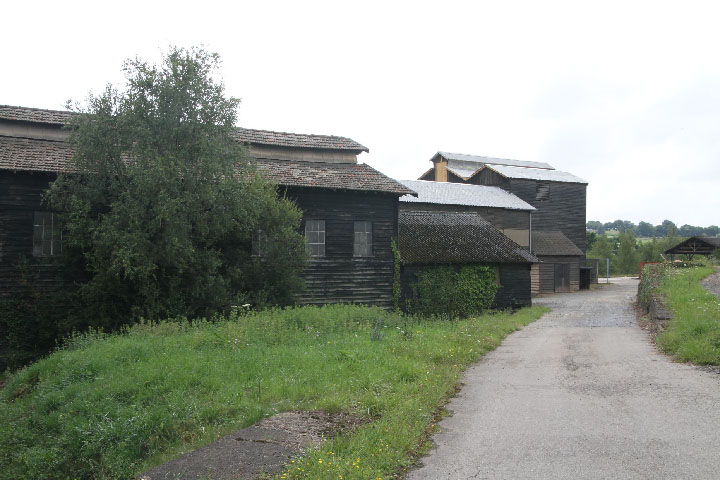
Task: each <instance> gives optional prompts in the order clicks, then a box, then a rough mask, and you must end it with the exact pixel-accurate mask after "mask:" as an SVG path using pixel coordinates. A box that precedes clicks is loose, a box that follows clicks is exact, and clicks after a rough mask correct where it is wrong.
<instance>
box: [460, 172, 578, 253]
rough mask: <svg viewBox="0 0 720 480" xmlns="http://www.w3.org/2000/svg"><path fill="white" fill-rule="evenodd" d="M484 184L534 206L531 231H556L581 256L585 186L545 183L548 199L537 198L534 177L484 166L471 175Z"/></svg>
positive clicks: (566, 183) (536, 182)
mask: <svg viewBox="0 0 720 480" xmlns="http://www.w3.org/2000/svg"><path fill="white" fill-rule="evenodd" d="M472 180H473V181H477V182H482V184H485V185H488V184H489V185H497V186H501V187H503V188H505V189H506V190H507V191H509V192H510V193H513V194H515V195H517V196H518V197H520V198H521V199H523V200H524V201H526V202H527V203H529V204H530V205H532V206H533V207H535V208H536V209H537V210H536V211H534V212H533V213H532V229H533V231H536V230H540V231H560V232H562V233H563V234H564V235H565V236H566V237H567V238H569V239H570V241H572V242H573V243H574V244H575V246H577V247H578V248H579V249H580V250H581V252H582V253H583V255H584V252H585V250H586V245H585V241H586V239H585V222H586V220H585V218H586V203H587V185H586V184H582V183H570V182H548V185H549V192H548V199H547V200H544V201H538V200H537V198H536V197H537V191H538V190H537V184H538V181H537V180H531V179H513V178H504V177H502V176H501V175H500V174H498V173H496V172H494V171H492V170H490V169H486V170H485V171H482V172H480V173H479V174H478V175H476V176H475V177H473V178H472Z"/></svg>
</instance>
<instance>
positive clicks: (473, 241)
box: [399, 211, 538, 308]
mask: <svg viewBox="0 0 720 480" xmlns="http://www.w3.org/2000/svg"><path fill="white" fill-rule="evenodd" d="M399 249H400V255H401V256H402V259H403V268H402V274H401V278H402V290H403V296H404V297H406V298H407V297H409V296H411V295H412V293H411V287H410V285H411V283H412V281H413V277H414V276H415V275H416V274H417V273H418V272H419V271H422V270H423V269H424V268H427V267H428V266H435V265H452V266H457V267H460V266H462V265H489V266H493V267H495V269H496V272H497V279H498V283H499V284H500V289H499V290H498V292H497V294H496V296H495V301H494V307H496V308H516V307H522V306H529V305H531V304H532V298H531V290H530V269H531V266H532V265H533V264H534V263H536V262H537V261H538V260H537V258H536V257H535V256H533V255H532V254H531V253H530V252H528V251H527V250H526V249H525V248H523V247H521V246H520V245H518V244H517V243H515V242H513V241H512V240H510V239H509V238H508V237H507V236H505V235H503V234H502V233H501V232H500V231H499V230H498V229H497V228H495V227H493V226H492V224H491V223H490V222H488V221H486V220H484V219H483V218H482V217H480V216H479V215H477V214H475V213H455V212H421V211H402V212H400V240H399Z"/></svg>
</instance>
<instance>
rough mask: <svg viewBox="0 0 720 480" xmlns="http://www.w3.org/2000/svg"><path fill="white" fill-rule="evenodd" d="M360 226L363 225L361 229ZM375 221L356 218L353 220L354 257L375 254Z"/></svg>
mask: <svg viewBox="0 0 720 480" xmlns="http://www.w3.org/2000/svg"><path fill="white" fill-rule="evenodd" d="M358 227H361V229H360V230H359V229H358ZM372 242H373V222H372V221H370V220H355V221H354V222H353V257H354V258H365V257H372V256H373V243H372Z"/></svg>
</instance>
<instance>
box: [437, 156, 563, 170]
mask: <svg viewBox="0 0 720 480" xmlns="http://www.w3.org/2000/svg"><path fill="white" fill-rule="evenodd" d="M438 155H439V156H441V157H442V158H444V159H445V160H447V161H448V166H455V167H457V168H461V169H467V170H473V171H476V170H479V169H480V168H482V167H483V166H484V165H486V164H491V165H513V166H516V167H529V168H547V169H549V170H552V169H553V167H552V165H550V164H549V163H544V162H528V161H526V160H512V159H509V158H496V157H483V156H480V155H466V154H463V153H450V152H438V153H437V154H436V155H435V156H438Z"/></svg>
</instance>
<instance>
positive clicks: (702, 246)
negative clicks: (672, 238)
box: [665, 237, 720, 256]
mask: <svg viewBox="0 0 720 480" xmlns="http://www.w3.org/2000/svg"><path fill="white" fill-rule="evenodd" d="M718 249H720V237H690V238H688V239H687V240H685V241H684V242H680V243H679V244H677V245H675V246H674V247H672V248H669V249H667V250H665V253H666V254H668V255H691V256H692V255H705V256H708V255H712V253H713V252H714V251H715V250H718Z"/></svg>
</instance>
